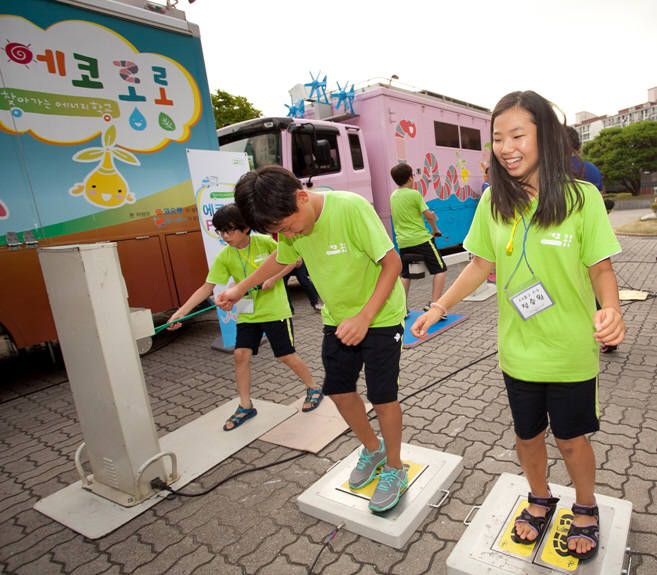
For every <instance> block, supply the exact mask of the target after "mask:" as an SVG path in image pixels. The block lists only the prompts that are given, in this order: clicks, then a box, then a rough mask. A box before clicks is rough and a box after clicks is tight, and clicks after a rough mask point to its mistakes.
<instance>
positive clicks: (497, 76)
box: [178, 0, 657, 123]
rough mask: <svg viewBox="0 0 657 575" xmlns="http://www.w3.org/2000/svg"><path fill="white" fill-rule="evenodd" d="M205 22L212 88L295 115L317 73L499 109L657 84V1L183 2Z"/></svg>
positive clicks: (614, 98) (601, 97)
mask: <svg viewBox="0 0 657 575" xmlns="http://www.w3.org/2000/svg"><path fill="white" fill-rule="evenodd" d="M178 9H181V10H183V11H184V12H185V13H186V15H187V19H188V20H189V21H190V22H194V23H196V24H198V25H199V26H200V29H201V40H202V43H203V52H204V57H205V66H206V69H207V74H208V82H209V85H210V90H211V91H212V92H214V91H215V90H216V89H221V90H224V91H227V92H230V93H231V94H234V95H240V96H244V97H246V98H247V99H248V100H249V101H250V102H251V103H252V104H253V105H254V106H255V107H256V108H257V109H259V110H260V111H261V112H263V114H264V115H279V116H285V115H286V114H287V108H286V107H285V104H290V96H289V94H288V90H289V89H290V88H291V87H292V86H293V85H295V84H298V83H301V84H303V83H307V82H310V81H311V76H310V74H311V73H312V74H313V75H315V76H317V75H318V74H319V73H320V72H321V77H322V78H323V77H324V75H326V76H327V86H328V88H329V89H331V90H332V89H335V88H337V85H336V82H338V83H340V85H341V86H344V84H345V83H346V82H349V85H351V83H355V84H356V88H358V87H359V86H362V85H367V84H368V83H370V82H368V80H371V81H372V82H374V81H379V80H381V79H382V78H390V77H391V76H392V75H393V74H396V75H397V76H398V77H399V82H400V83H402V84H400V85H405V86H404V87H411V88H420V89H426V90H431V91H433V92H438V93H439V94H443V95H445V96H450V97H453V98H458V99H461V100H465V101H467V102H470V103H473V104H478V105H480V106H485V107H487V108H489V109H492V108H493V107H494V106H495V104H496V102H497V101H498V100H499V99H500V98H501V97H502V96H504V95H505V94H507V93H508V92H512V91H514V90H534V91H536V92H538V93H539V94H541V95H543V96H545V97H546V98H548V99H549V100H551V101H552V102H554V103H555V104H557V106H559V108H561V110H563V112H564V113H565V115H566V117H567V120H568V122H569V123H574V121H575V114H576V112H579V111H584V110H586V111H589V112H592V113H593V114H596V115H603V114H607V115H610V114H614V113H616V112H617V111H618V110H619V109H621V108H625V107H628V106H632V105H635V104H640V103H643V102H646V101H647V99H648V96H647V91H648V89H649V88H652V87H655V86H657V65H656V56H657V1H655V0H622V1H621V0H593V1H590V0H568V1H566V0H548V1H546V0H523V1H520V2H519V1H515V2H510V1H508V0H452V1H450V2H447V1H444V0H433V1H419V0H405V1H403V2H391V1H388V0H380V1H379V2H373V1H371V0H352V1H351V2H347V3H342V2H327V1H323V2H308V1H307V2H299V1H296V2H291V1H288V0H277V1H271V0H269V1H263V0H248V1H241V2H226V1H224V0H195V1H194V3H193V4H189V3H188V0H180V1H179V4H178Z"/></svg>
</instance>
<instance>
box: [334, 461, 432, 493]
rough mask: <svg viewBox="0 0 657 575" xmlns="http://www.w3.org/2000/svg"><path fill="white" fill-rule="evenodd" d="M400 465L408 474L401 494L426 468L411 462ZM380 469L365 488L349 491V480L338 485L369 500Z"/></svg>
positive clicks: (377, 481) (377, 480)
mask: <svg viewBox="0 0 657 575" xmlns="http://www.w3.org/2000/svg"><path fill="white" fill-rule="evenodd" d="M402 464H403V465H404V467H406V472H407V473H408V482H407V483H406V487H404V489H402V493H403V492H404V491H406V489H407V488H408V486H409V485H410V484H411V483H412V482H413V479H415V477H416V476H417V475H418V474H419V473H420V472H421V471H422V470H423V469H424V468H425V467H426V466H425V465H420V464H419V463H413V462H412V461H402ZM381 469H382V468H379V469H378V470H377V472H376V476H375V477H374V479H372V481H370V482H369V483H368V484H367V485H366V486H365V487H361V488H360V489H351V488H350V487H349V480H347V481H345V482H344V483H343V484H342V485H340V488H341V489H343V490H346V491H349V492H351V493H353V494H355V495H359V496H360V497H364V498H366V499H370V498H371V497H372V495H374V490H375V489H376V486H377V484H378V483H379V474H380V473H381Z"/></svg>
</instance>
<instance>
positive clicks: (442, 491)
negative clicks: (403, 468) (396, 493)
mask: <svg viewBox="0 0 657 575" xmlns="http://www.w3.org/2000/svg"><path fill="white" fill-rule="evenodd" d="M359 451H360V448H358V449H356V450H355V451H353V452H352V453H351V454H350V455H349V456H348V457H346V458H345V459H343V460H342V461H340V462H339V463H338V464H337V465H335V466H333V467H332V468H330V469H329V470H328V471H327V473H326V474H325V475H324V476H323V477H321V478H320V479H319V480H318V481H316V482H315V483H314V484H313V485H311V486H310V487H309V488H308V489H306V491H304V492H303V493H302V494H301V495H300V496H299V498H298V499H297V503H298V505H299V509H300V510H301V511H302V512H303V513H307V514H308V515H312V516H313V517H317V518H318V519H321V520H323V521H326V522H328V523H332V524H333V525H339V524H340V523H344V526H345V529H347V530H349V531H352V532H353V533H357V534H359V535H363V536H364V537H367V538H368V539H372V540H374V541H378V542H379V543H383V544H384V545H389V546H390V547H394V548H396V549H399V548H401V547H403V545H404V544H405V543H406V541H408V538H409V537H410V536H411V535H412V534H413V532H414V531H415V530H416V529H417V528H418V526H419V525H420V524H421V523H422V521H424V519H425V518H426V516H427V515H428V514H429V512H430V511H431V509H432V508H431V507H430V506H429V504H436V503H437V502H438V501H439V500H440V501H441V502H442V501H443V500H444V499H445V498H446V497H447V495H449V487H450V485H451V484H452V483H453V482H454V480H455V479H456V478H457V477H458V475H459V473H461V470H462V469H463V458H462V457H460V456H458V455H452V454H450V453H444V452H441V451H435V450H433V449H426V448H424V447H419V446H415V445H409V444H407V443H402V448H401V456H402V459H403V460H405V461H412V462H413V463H416V464H420V465H426V468H425V469H424V471H423V472H422V473H421V474H420V475H419V476H418V477H417V479H416V480H415V482H414V483H413V484H412V485H411V486H410V487H409V488H408V490H407V491H406V493H404V494H403V495H402V497H401V499H400V500H399V503H398V504H397V505H396V506H395V507H393V508H392V509H391V510H390V511H387V512H386V513H383V514H374V513H372V512H371V511H370V510H369V509H368V507H367V505H368V500H367V499H363V498H361V497H358V496H356V495H354V494H352V493H347V492H344V491H341V490H340V489H339V488H340V486H341V485H342V484H343V483H344V482H345V481H347V480H348V479H349V474H350V473H351V470H352V469H353V468H354V467H355V466H356V463H357V461H358V452H359Z"/></svg>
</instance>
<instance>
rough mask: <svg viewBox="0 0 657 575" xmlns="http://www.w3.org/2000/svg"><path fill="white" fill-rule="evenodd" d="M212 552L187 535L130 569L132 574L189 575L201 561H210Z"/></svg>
mask: <svg viewBox="0 0 657 575" xmlns="http://www.w3.org/2000/svg"><path fill="white" fill-rule="evenodd" d="M211 560H212V554H211V553H210V552H209V551H208V549H207V548H206V547H205V546H203V545H199V544H198V543H195V542H194V541H193V539H192V538H191V537H186V538H184V539H182V540H181V541H178V542H177V543H174V544H173V545H170V546H168V547H166V548H165V549H164V550H162V551H160V552H159V553H157V554H156V555H155V557H154V558H153V559H152V560H151V561H149V562H147V563H144V564H142V565H140V566H139V567H137V568H135V569H133V570H132V571H130V573H131V574H132V575H156V574H157V575H159V574H164V573H171V574H172V575H173V574H175V575H187V574H189V573H191V572H192V571H193V570H194V568H195V566H196V565H198V564H199V563H201V564H203V563H208V562H209V561H211Z"/></svg>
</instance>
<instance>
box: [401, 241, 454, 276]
mask: <svg viewBox="0 0 657 575" xmlns="http://www.w3.org/2000/svg"><path fill="white" fill-rule="evenodd" d="M408 254H418V255H420V256H422V259H423V260H424V263H425V264H426V266H427V269H428V270H429V273H430V274H431V275H432V276H433V275H436V274H442V273H444V272H446V271H447V264H445V262H444V261H443V258H442V257H441V255H440V252H438V249H437V248H436V245H435V244H434V243H433V239H431V240H429V241H428V242H424V243H423V244H420V245H418V246H413V247H410V248H400V249H399V257H400V258H401V260H402V271H401V277H403V278H407V277H408V263H407V262H405V261H404V256H405V255H408Z"/></svg>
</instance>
